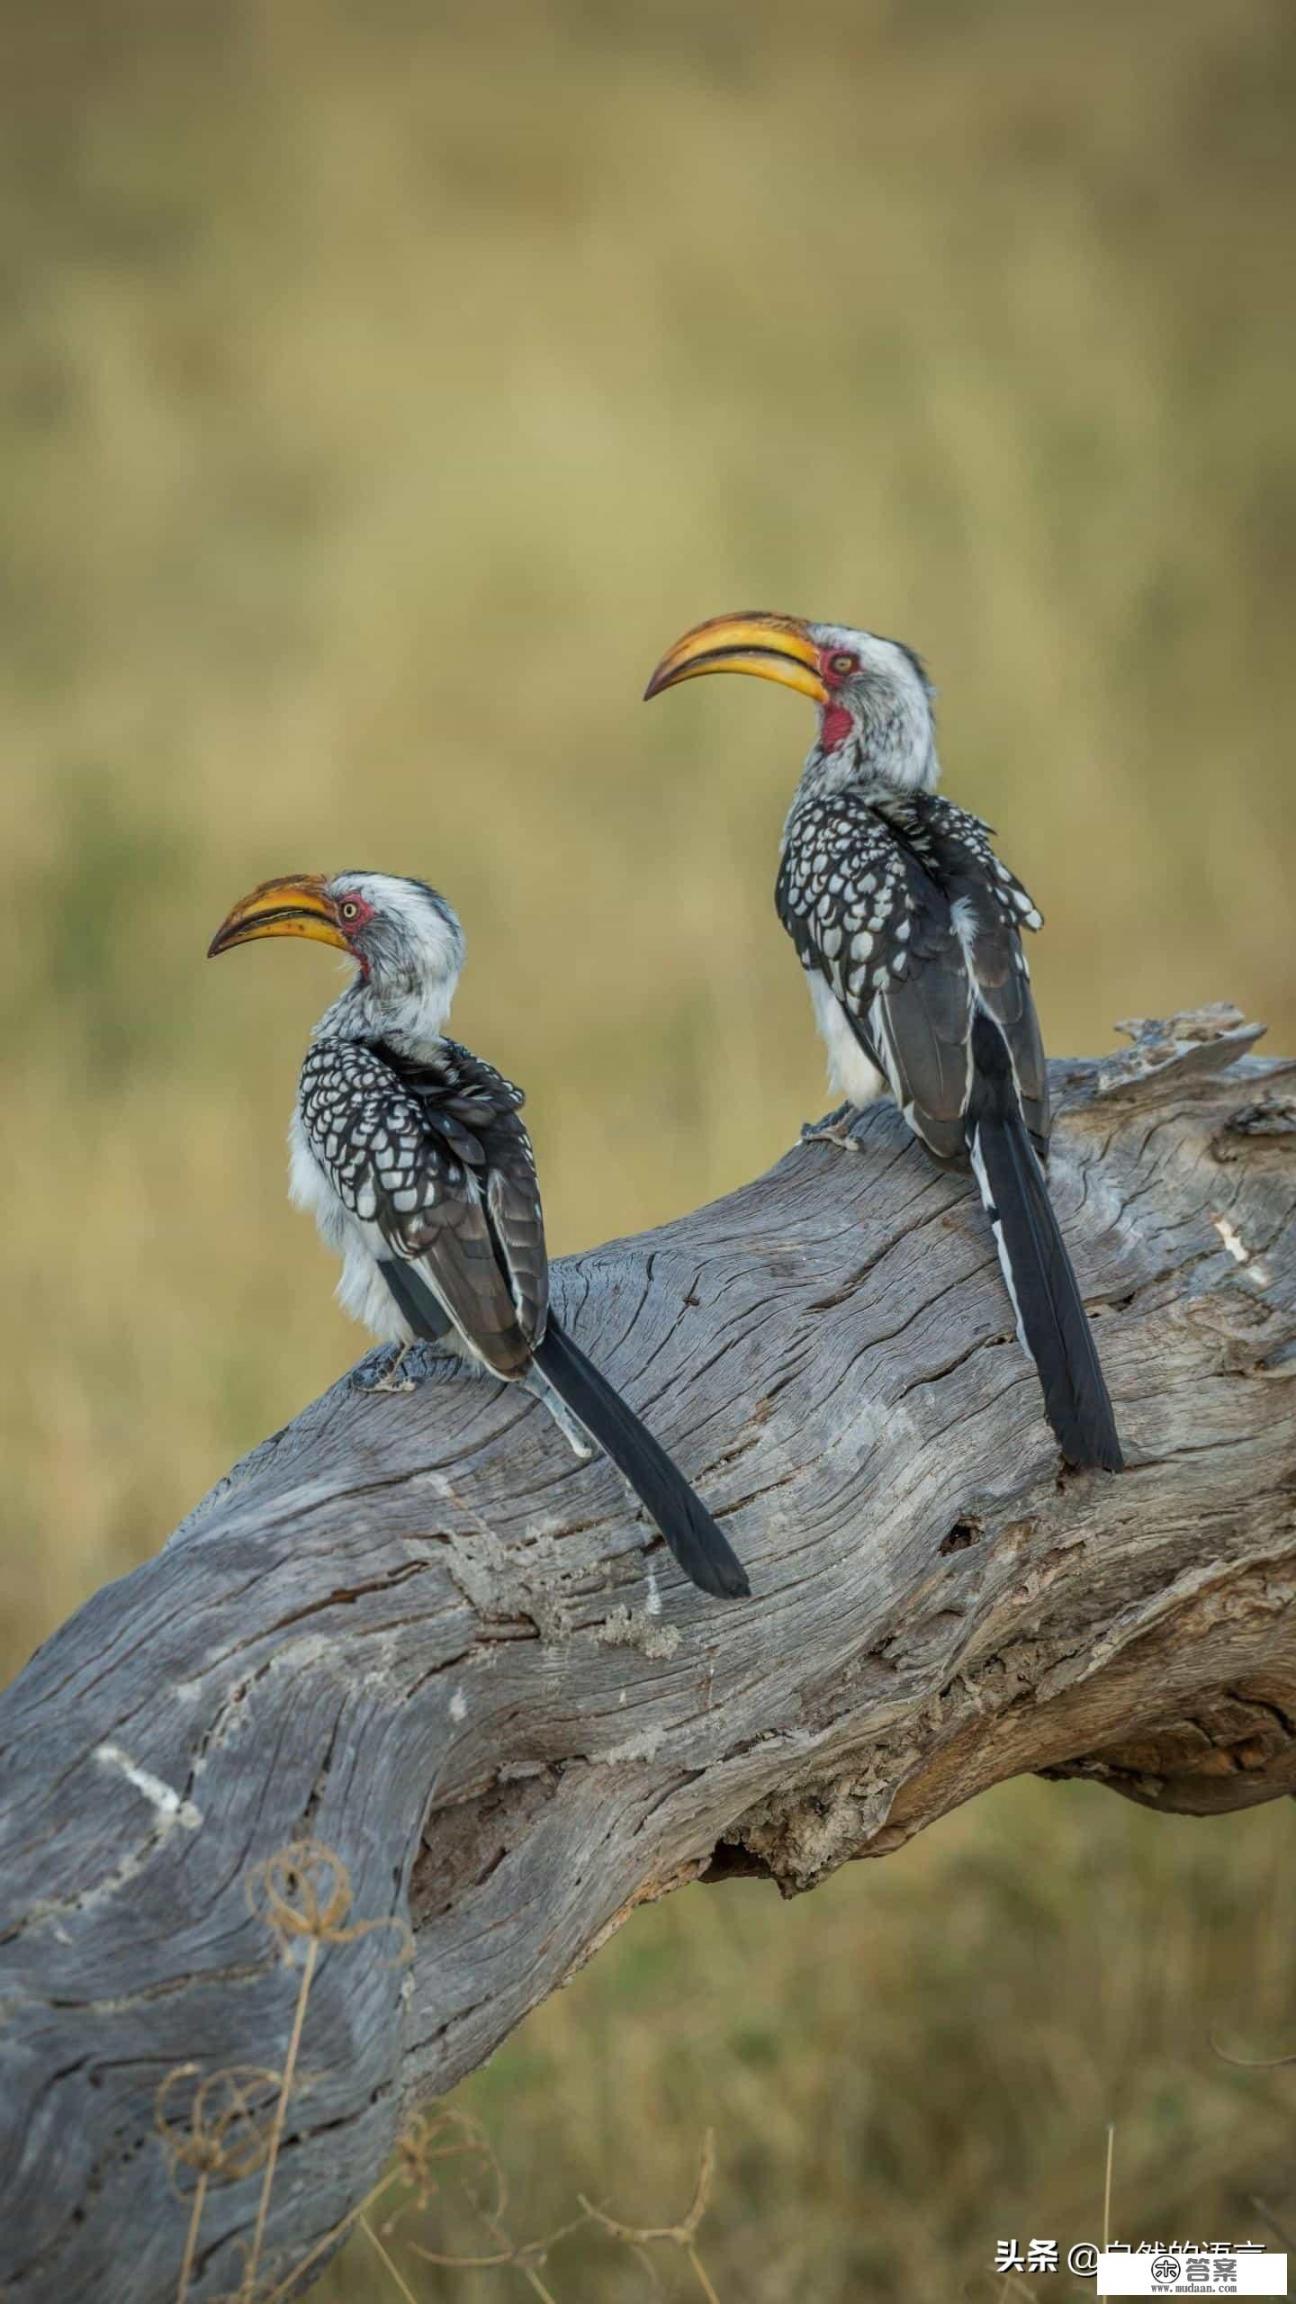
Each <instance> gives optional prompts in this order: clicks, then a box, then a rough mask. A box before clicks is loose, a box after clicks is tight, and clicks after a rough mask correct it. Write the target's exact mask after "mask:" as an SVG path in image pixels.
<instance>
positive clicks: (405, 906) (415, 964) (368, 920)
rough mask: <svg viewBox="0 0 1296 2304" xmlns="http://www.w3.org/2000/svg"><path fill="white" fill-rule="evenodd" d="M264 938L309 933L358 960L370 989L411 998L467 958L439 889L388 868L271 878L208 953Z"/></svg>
mask: <svg viewBox="0 0 1296 2304" xmlns="http://www.w3.org/2000/svg"><path fill="white" fill-rule="evenodd" d="M263 936H304V937H306V938H308V939H309V941H310V942H311V943H313V944H331V945H332V946H333V947H334V949H335V950H336V951H338V952H345V953H346V954H347V956H348V957H349V958H350V959H352V960H354V962H355V964H356V967H357V968H358V970H359V972H360V975H361V977H362V979H363V980H364V983H365V985H366V988H368V989H369V990H371V991H372V992H373V993H375V994H376V995H378V996H379V997H380V998H387V999H391V1000H402V1001H403V1000H406V999H408V998H409V997H410V996H411V995H418V994H420V993H426V992H429V991H431V990H433V989H441V988H444V987H446V986H448V987H449V989H450V990H451V991H452V990H453V988H454V985H455V983H456V981H457V979H458V976H459V971H460V969H461V968H462V967H463V962H464V938H463V930H462V928H461V927H460V925H459V922H458V920H457V918H456V916H455V914H454V913H453V911H452V910H451V908H450V906H449V905H448V904H447V902H446V900H445V898H444V896H441V895H439V894H438V893H437V890H436V889H435V888H429V887H428V886H427V884H426V882H424V881H422V880H401V879H397V878H396V877H394V875H392V874H390V873H386V872H339V873H338V874H337V875H336V877H335V878H334V879H332V880H326V879H324V878H323V876H322V875H321V874H320V873H318V872H293V873H289V874H288V876H287V878H285V879H282V880H265V881H263V882H262V884H261V886H260V887H259V888H254V889H253V890H252V893H251V895H250V896H245V897H244V898H243V900H242V902H241V903H240V904H236V905H235V906H234V909H233V911H232V912H231V913H229V915H228V916H227V918H226V919H224V920H223V921H222V922H221V925H220V927H219V928H218V929H217V931H216V933H215V935H214V936H213V938H212V940H211V943H210V944H209V945H208V947H207V956H208V958H209V959H213V960H214V959H215V957H216V955H217V954H218V953H220V952H232V951H233V949H234V947H235V945H236V944H253V943H256V942H258V941H259V939H260V938H261V937H263Z"/></svg>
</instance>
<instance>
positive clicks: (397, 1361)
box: [351, 1337, 445, 1392]
mask: <svg viewBox="0 0 1296 2304" xmlns="http://www.w3.org/2000/svg"><path fill="white" fill-rule="evenodd" d="M444 1359H445V1354H444V1353H443V1352H438V1351H437V1348H436V1346H435V1344H427V1343H425V1342H424V1341H423V1340H422V1338H421V1337H420V1338H419V1339H418V1340H417V1341H416V1342H415V1343H413V1344H389V1345H387V1346H386V1347H385V1349H384V1350H383V1351H381V1352H379V1353H377V1354H375V1356H374V1357H373V1358H372V1359H370V1360H366V1361H365V1362H364V1363H363V1365H362V1366H361V1367H359V1368H357V1369H356V1371H355V1374H354V1375H353V1377H352V1379H351V1381H352V1384H353V1385H354V1386H355V1389H356V1391H357V1392H417V1390H418V1388H419V1386H420V1384H422V1383H423V1382H424V1381H425V1380H426V1378H427V1377H429V1376H430V1375H431V1374H432V1370H433V1367H434V1366H435V1365H436V1363H437V1362H439V1361H443V1360H444Z"/></svg>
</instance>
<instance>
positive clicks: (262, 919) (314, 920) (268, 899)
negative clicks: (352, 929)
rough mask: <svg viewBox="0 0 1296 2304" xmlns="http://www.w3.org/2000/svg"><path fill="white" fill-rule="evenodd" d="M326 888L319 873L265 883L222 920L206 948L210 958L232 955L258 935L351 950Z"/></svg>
mask: <svg viewBox="0 0 1296 2304" xmlns="http://www.w3.org/2000/svg"><path fill="white" fill-rule="evenodd" d="M327 885H328V883H327V881H325V880H324V879H323V878H322V877H321V875H320V874H319V873H318V872H293V873H290V874H289V875H288V877H287V879H285V880H265V881H263V882H262V884H261V886H260V887H259V888H254V889H253V891H252V893H251V895H250V896H245V897H244V898H243V901H242V903H241V904H236V905H235V907H234V909H233V911H232V912H231V913H230V914H229V916H228V918H227V919H224V920H222V922H221V924H220V927H219V928H218V929H217V931H216V933H215V935H214V936H213V938H212V940H211V942H210V944H209V945H208V947H207V957H208V959H209V960H214V959H215V958H216V955H217V953H218V952H232V951H233V949H234V946H235V945H236V944H252V943H255V941H256V939H257V938H258V937H259V936H306V937H309V939H310V941H311V943H312V944H333V945H336V947H337V949H338V951H339V952H348V951H350V949H351V947H350V945H349V944H348V943H347V940H346V937H345V935H344V933H343V930H342V925H341V922H340V921H339V919H338V913H337V906H336V904H335V903H334V902H333V899H332V898H331V897H330V896H327V895H326V894H325V892H324V891H325V889H326V887H327Z"/></svg>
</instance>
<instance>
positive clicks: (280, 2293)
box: [265, 2168, 400, 2304]
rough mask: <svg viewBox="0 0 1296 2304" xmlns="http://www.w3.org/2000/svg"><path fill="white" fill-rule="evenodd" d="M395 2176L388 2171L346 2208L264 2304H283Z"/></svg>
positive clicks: (398, 2171) (367, 2211) (393, 2181)
mask: <svg viewBox="0 0 1296 2304" xmlns="http://www.w3.org/2000/svg"><path fill="white" fill-rule="evenodd" d="M399 2175H400V2170H399V2168H392V2169H389V2170H388V2173H387V2174H386V2175H385V2176H384V2177H382V2178H381V2180H380V2181H379V2182H378V2183H377V2184H375V2185H374V2188H373V2190H372V2192H366V2194H365V2196H364V2198H363V2200H361V2201H359V2202H358V2203H357V2205H356V2206H355V2207H354V2208H348V2210H347V2212H346V2215H345V2216H343V2217H341V2218H340V2219H339V2221H338V2222H337V2223H336V2224H334V2225H333V2226H332V2227H331V2229H330V2230H329V2231H327V2232H326V2233H325V2234H324V2237H323V2239H322V2240H317V2241H316V2242H315V2245H314V2247H313V2248H308V2249H307V2251H306V2254H305V2255H304V2256H303V2257H302V2258H301V2261H300V2262H299V2263H297V2264H294V2266H293V2268H292V2270H291V2272H286V2273H285V2274H284V2277H283V2279H282V2280H281V2281H280V2283H279V2285H278V2287H277V2288H272V2289H271V2291H270V2294H269V2295H268V2296H267V2297H266V2299H265V2304H283V2299H284V2297H285V2296H286V2295H287V2294H288V2291H289V2289H290V2288H295V2287H296V2285H297V2283H298V2281H299V2280H300V2278H301V2276H302V2274H303V2272H308V2271H309V2270H310V2267H311V2265H312V2264H314V2263H315V2262H316V2261H317V2259H318V2258H319V2257H321V2256H323V2255H325V2254H326V2253H327V2252H328V2250H329V2249H330V2248H332V2247H334V2246H336V2244H337V2242H338V2241H339V2240H340V2239H341V2237H342V2235H343V2233H344V2232H349V2231H350V2229H351V2227H352V2225H353V2224H356V2223H358V2222H359V2220H360V2218H361V2217H362V2216H367V2215H368V2213H369V2211H370V2209H371V2208H376V2207H377V2205H378V2202H379V2201H380V2200H381V2198H382V2196H383V2194H384V2192H390V2190H391V2188H392V2186H393V2184H394V2183H395V2182H396V2181H397V2179H398V2177H399Z"/></svg>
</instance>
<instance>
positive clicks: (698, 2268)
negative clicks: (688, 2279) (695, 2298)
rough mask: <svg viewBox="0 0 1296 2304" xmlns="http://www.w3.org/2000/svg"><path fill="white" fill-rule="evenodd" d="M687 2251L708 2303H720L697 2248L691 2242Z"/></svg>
mask: <svg viewBox="0 0 1296 2304" xmlns="http://www.w3.org/2000/svg"><path fill="white" fill-rule="evenodd" d="M686 2253H687V2255H688V2260H689V2263H690V2264H691V2265H692V2267H693V2270H694V2273H695V2274H696V2276H697V2284H698V2286H699V2288H700V2289H701V2291H702V2293H703V2295H704V2296H705V2298H706V2300H707V2304H720V2299H719V2297H718V2296H717V2294H716V2292H715V2290H714V2288H713V2287H712V2285H711V2283H710V2281H709V2280H708V2278H707V2276H706V2271H705V2268H704V2266H703V2263H702V2259H701V2257H700V2256H699V2254H698V2252H697V2250H696V2248H694V2247H693V2246H692V2244H691V2243H690V2246H689V2248H688V2249H687V2251H686Z"/></svg>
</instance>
